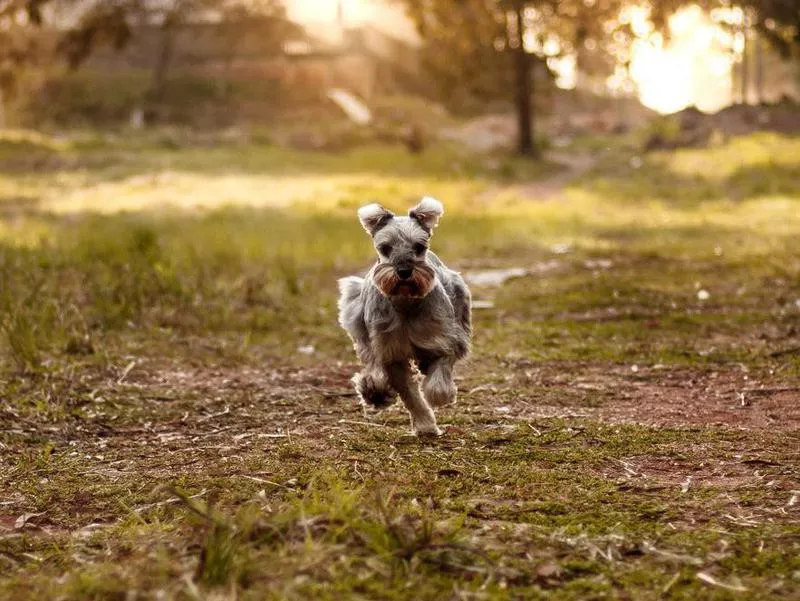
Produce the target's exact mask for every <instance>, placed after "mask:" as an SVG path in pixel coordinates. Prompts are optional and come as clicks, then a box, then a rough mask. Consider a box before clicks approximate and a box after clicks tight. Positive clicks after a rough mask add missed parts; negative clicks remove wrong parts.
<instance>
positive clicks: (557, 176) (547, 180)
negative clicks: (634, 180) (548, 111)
mask: <svg viewBox="0 0 800 601" xmlns="http://www.w3.org/2000/svg"><path fill="white" fill-rule="evenodd" d="M544 159H545V160H547V161H548V162H550V163H555V164H557V165H559V166H560V169H559V170H558V171H557V172H556V173H554V174H552V175H549V176H547V177H544V178H543V179H539V180H533V181H529V182H523V183H517V184H512V185H496V186H491V187H490V188H488V189H487V190H485V191H484V192H483V193H481V194H480V195H479V197H478V201H479V202H480V203H483V204H491V203H492V202H493V201H495V200H497V199H498V198H502V197H513V198H520V199H522V200H525V201H534V202H536V201H539V202H540V201H545V200H551V199H553V198H559V199H560V195H561V193H562V192H563V190H564V189H565V188H566V187H567V186H569V185H570V184H571V183H572V182H573V181H575V180H576V179H578V178H579V177H581V176H582V175H583V174H585V173H586V172H588V171H589V170H591V169H592V168H593V167H594V166H595V165H596V164H597V159H596V157H595V156H594V155H592V154H588V153H568V152H564V151H557V152H548V153H545V155H544Z"/></svg>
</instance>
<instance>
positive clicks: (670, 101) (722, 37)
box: [630, 5, 736, 113]
mask: <svg viewBox="0 0 800 601" xmlns="http://www.w3.org/2000/svg"><path fill="white" fill-rule="evenodd" d="M734 17H735V15H734ZM630 18H631V23H632V27H633V28H634V30H635V31H636V30H637V29H638V30H639V31H643V29H644V27H643V26H641V25H636V23H637V22H638V21H641V20H645V21H646V20H647V14H646V12H644V11H637V12H635V13H634V14H632V15H631V17H630ZM669 27H670V32H671V34H672V35H671V38H670V41H669V42H668V43H667V44H666V45H665V44H664V42H663V40H662V39H661V36H656V35H650V36H647V37H642V38H640V39H639V40H637V41H635V42H634V45H633V52H632V56H631V65H630V76H631V78H632V79H633V81H634V83H635V84H636V87H637V89H638V90H639V98H640V100H641V102H642V104H644V105H646V106H648V107H650V108H652V109H654V110H656V111H659V112H661V113H671V112H675V111H678V110H681V109H683V108H685V107H687V106H690V105H695V106H697V108H699V109H700V110H704V111H715V110H718V109H720V108H722V107H723V106H725V105H727V104H729V103H730V100H731V67H732V64H733V60H734V57H733V55H732V52H731V48H730V42H731V36H730V34H728V33H727V32H725V31H724V30H723V29H722V28H721V27H720V26H719V25H717V23H715V22H714V21H713V20H712V18H711V16H709V15H708V13H706V12H704V11H703V10H702V9H701V8H700V7H698V6H696V5H695V6H690V7H688V8H685V9H683V10H681V11H679V12H678V13H676V14H675V15H673V16H672V17H671V18H670V20H669ZM733 51H734V52H735V51H736V46H735V40H734V48H733Z"/></svg>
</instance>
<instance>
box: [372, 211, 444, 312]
mask: <svg viewBox="0 0 800 601" xmlns="http://www.w3.org/2000/svg"><path fill="white" fill-rule="evenodd" d="M443 214H444V207H442V203H440V202H439V201H438V200H436V199H435V198H429V197H426V198H423V199H422V200H421V201H420V203H419V204H418V205H417V206H415V207H414V208H413V209H411V210H410V211H409V212H408V217H402V216H401V217H397V216H395V215H394V213H392V212H391V211H388V210H387V209H385V208H383V207H382V206H380V205H378V204H370V205H367V206H365V207H361V208H360V209H359V210H358V219H359V220H360V221H361V225H363V226H364V229H365V230H367V233H368V234H369V235H370V236H372V241H373V243H374V244H375V250H376V251H377V252H378V265H377V267H376V268H375V271H374V279H375V284H376V285H377V286H378V289H379V290H380V291H381V293H382V294H383V295H384V296H388V297H393V296H401V297H408V298H422V297H424V296H427V295H428V294H429V293H430V291H431V290H432V289H433V285H434V283H435V279H436V273H435V272H434V270H433V268H432V267H431V266H430V265H429V264H428V262H427V254H428V244H429V243H430V239H431V235H432V234H433V228H435V227H436V226H437V225H438V223H439V218H440V217H441V216H442V215H443Z"/></svg>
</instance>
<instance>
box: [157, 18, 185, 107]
mask: <svg viewBox="0 0 800 601" xmlns="http://www.w3.org/2000/svg"><path fill="white" fill-rule="evenodd" d="M179 18H180V17H179V16H178V15H177V14H175V12H172V11H171V12H169V13H167V15H166V16H165V17H164V23H163V25H162V26H161V46H160V48H159V50H158V56H157V57H156V64H155V67H154V68H153V83H152V88H151V90H150V97H151V99H152V100H153V101H154V102H156V103H160V102H161V100H162V99H163V97H164V84H165V83H166V81H167V73H168V72H169V67H170V63H171V62H172V55H173V53H174V50H175V33H176V29H177V22H178V19H179Z"/></svg>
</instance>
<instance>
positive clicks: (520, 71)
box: [514, 0, 538, 157]
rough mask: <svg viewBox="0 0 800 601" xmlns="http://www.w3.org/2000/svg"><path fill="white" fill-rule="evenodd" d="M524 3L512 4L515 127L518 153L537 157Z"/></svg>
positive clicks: (519, 0)
mask: <svg viewBox="0 0 800 601" xmlns="http://www.w3.org/2000/svg"><path fill="white" fill-rule="evenodd" d="M524 10H525V3H524V2H523V1H521V0H518V1H517V2H515V3H514V18H515V20H516V27H517V31H516V33H517V40H516V41H517V48H516V52H515V57H514V58H515V61H514V66H515V74H516V104H517V127H518V130H519V153H520V154H521V155H523V156H532V157H536V156H538V152H537V148H536V143H535V141H534V140H535V138H534V129H533V127H534V124H533V118H534V115H533V103H532V102H531V100H532V96H533V92H534V90H533V81H532V80H533V78H532V77H531V60H530V55H529V54H528V53H527V52H526V51H525V16H524V14H523V13H524Z"/></svg>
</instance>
